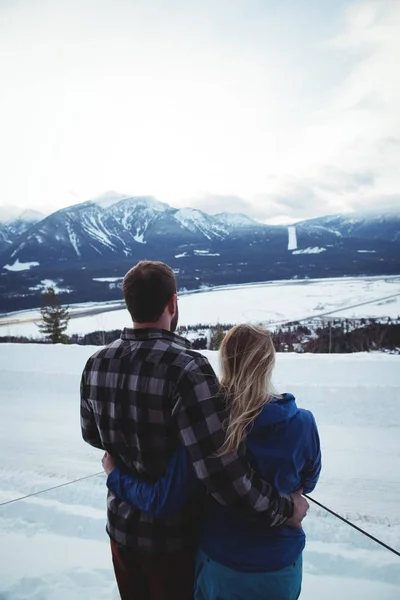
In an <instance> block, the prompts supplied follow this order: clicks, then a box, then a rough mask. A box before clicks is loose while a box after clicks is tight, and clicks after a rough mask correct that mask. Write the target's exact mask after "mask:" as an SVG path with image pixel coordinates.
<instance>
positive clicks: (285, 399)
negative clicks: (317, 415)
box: [253, 394, 299, 430]
mask: <svg viewBox="0 0 400 600" xmlns="http://www.w3.org/2000/svg"><path fill="white" fill-rule="evenodd" d="M298 412H299V409H298V408H297V404H296V399H295V397H294V396H293V394H282V397H281V398H273V399H272V400H271V401H270V402H268V404H266V405H265V406H264V408H263V409H262V411H261V413H260V414H259V416H258V417H257V419H256V420H255V422H254V425H253V430H257V429H258V428H259V427H272V426H274V425H277V424H278V423H283V422H284V421H289V420H290V419H292V418H293V417H294V416H295V415H296V414H297V413H298Z"/></svg>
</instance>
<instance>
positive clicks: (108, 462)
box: [101, 452, 293, 518]
mask: <svg viewBox="0 0 400 600" xmlns="http://www.w3.org/2000/svg"><path fill="white" fill-rule="evenodd" d="M101 464H102V465H103V469H104V470H105V472H106V473H107V475H109V474H110V473H111V471H112V470H113V469H114V467H115V461H114V459H113V457H112V456H111V454H108V452H106V453H105V455H104V456H103V458H102V459H101ZM292 518H293V517H292Z"/></svg>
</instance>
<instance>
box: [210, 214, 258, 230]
mask: <svg viewBox="0 0 400 600" xmlns="http://www.w3.org/2000/svg"><path fill="white" fill-rule="evenodd" d="M214 216H215V217H216V218H217V219H218V220H219V221H221V223H223V224H224V225H229V226H230V227H263V224H262V223H259V222H258V221H255V220H254V219H252V218H251V217H248V216H247V215H245V214H244V213H231V212H224V213H218V214H216V215H214Z"/></svg>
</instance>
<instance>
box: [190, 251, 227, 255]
mask: <svg viewBox="0 0 400 600" xmlns="http://www.w3.org/2000/svg"><path fill="white" fill-rule="evenodd" d="M193 252H194V253H195V255H196V256H221V255H220V254H219V252H215V253H213V252H210V251H209V250H193Z"/></svg>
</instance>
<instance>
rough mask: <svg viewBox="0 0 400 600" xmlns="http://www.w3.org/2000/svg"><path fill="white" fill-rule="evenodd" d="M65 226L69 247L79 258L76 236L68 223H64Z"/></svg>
mask: <svg viewBox="0 0 400 600" xmlns="http://www.w3.org/2000/svg"><path fill="white" fill-rule="evenodd" d="M66 225H67V231H68V236H69V241H70V242H71V246H72V247H73V249H74V250H75V252H76V254H77V255H78V256H80V255H81V253H80V251H79V247H78V241H79V240H78V236H77V235H76V233H75V231H74V230H73V227H72V225H71V223H70V222H69V221H66Z"/></svg>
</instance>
